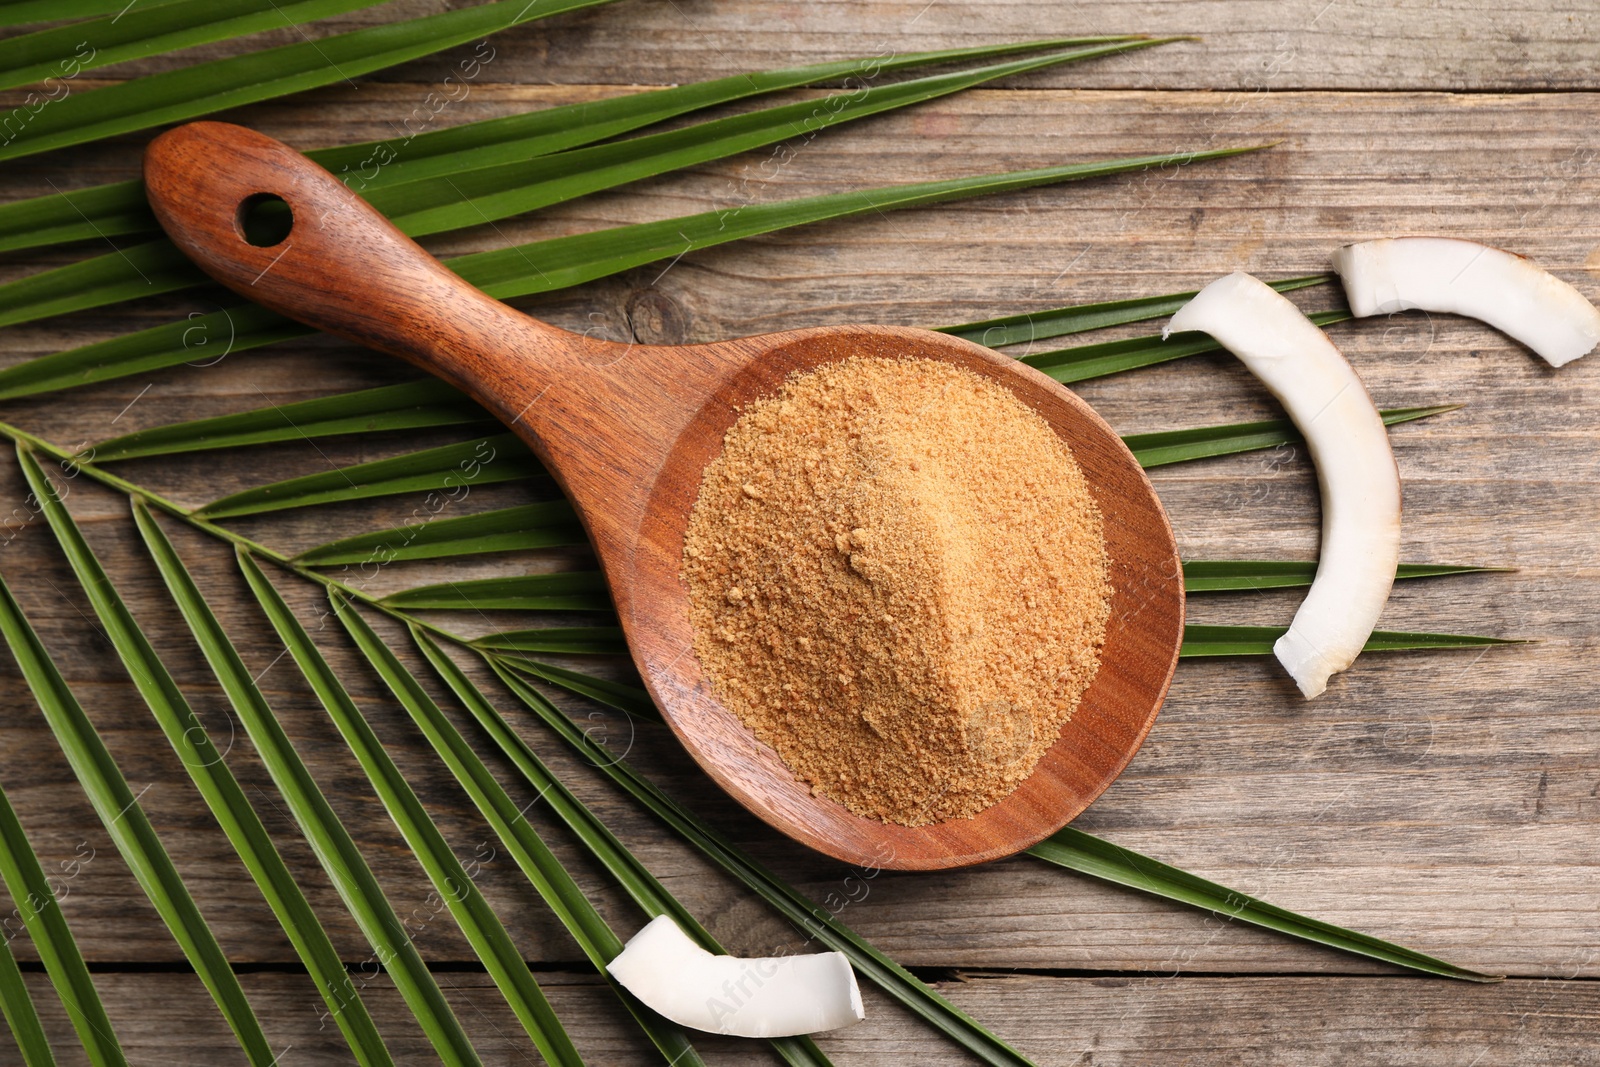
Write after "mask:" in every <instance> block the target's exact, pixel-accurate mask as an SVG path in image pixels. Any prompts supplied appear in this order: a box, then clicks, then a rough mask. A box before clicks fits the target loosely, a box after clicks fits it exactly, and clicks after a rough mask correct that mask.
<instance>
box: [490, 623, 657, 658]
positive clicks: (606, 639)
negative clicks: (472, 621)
mask: <svg viewBox="0 0 1600 1067" xmlns="http://www.w3.org/2000/svg"><path fill="white" fill-rule="evenodd" d="M472 646H473V647H474V648H479V649H484V650H487V651H490V652H556V653H563V654H565V655H568V656H626V655H627V654H628V643H627V642H626V641H624V640H623V638H622V627H620V626H542V627H539V628H537V629H533V630H506V631H504V632H502V633H497V634H487V635H485V636H483V637H480V638H477V639H476V640H474V641H473V642H472Z"/></svg>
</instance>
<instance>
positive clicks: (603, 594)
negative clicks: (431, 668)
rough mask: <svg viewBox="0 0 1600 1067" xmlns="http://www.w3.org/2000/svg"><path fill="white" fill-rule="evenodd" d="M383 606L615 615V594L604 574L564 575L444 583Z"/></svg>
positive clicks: (389, 598)
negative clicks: (606, 612) (604, 612)
mask: <svg viewBox="0 0 1600 1067" xmlns="http://www.w3.org/2000/svg"><path fill="white" fill-rule="evenodd" d="M380 603H382V604H383V606H384V607H388V608H402V609H409V610H416V609H419V608H427V609H430V610H434V611H472V612H478V611H610V610H611V594H610V593H609V592H607V590H606V583H605V579H604V578H602V577H601V575H600V572H599V571H559V572H557V573H554V574H519V575H513V576H512V577H509V578H480V579H478V580H476V581H470V582H440V583H439V584H438V585H424V586H418V587H417V588H415V589H406V590H404V591H402V592H399V593H391V594H390V595H389V596H386V597H384V598H383V600H382V601H381V602H380Z"/></svg>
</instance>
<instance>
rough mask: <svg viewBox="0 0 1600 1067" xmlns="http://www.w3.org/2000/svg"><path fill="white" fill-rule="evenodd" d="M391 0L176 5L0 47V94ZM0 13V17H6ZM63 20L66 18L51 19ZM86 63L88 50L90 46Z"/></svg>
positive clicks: (198, 0)
mask: <svg viewBox="0 0 1600 1067" xmlns="http://www.w3.org/2000/svg"><path fill="white" fill-rule="evenodd" d="M385 2H387V0H283V2H282V3H276V2H274V0H178V2H176V3H168V4H161V5H158V6H155V7H145V6H142V5H141V6H140V7H138V8H137V9H130V8H129V7H127V6H125V7H124V9H123V12H122V13H119V14H118V15H117V16H116V17H114V18H99V19H93V20H91V21H89V22H76V23H73V24H72V25H70V26H59V27H55V28H53V29H48V30H38V31H36V32H34V33H28V34H23V35H21V36H18V37H8V38H6V39H5V40H3V41H0V89H11V88H14V87H15V86H18V85H27V84H29V83H31V82H37V81H44V80H45V79H46V78H74V77H77V75H78V73H79V72H80V71H85V70H92V69H94V68H95V67H104V66H109V65H110V64H112V63H121V62H122V61H123V60H127V59H139V58H142V57H144V56H152V55H156V54H157V53H160V52H171V51H176V50H177V49H179V48H188V47H191V46H192V45H197V44H209V43H210V42H212V41H225V40H227V39H229V38H231V37H243V36H244V35H245V34H250V33H260V32H261V31H262V30H272V29H277V28H278V27H280V26H298V25H299V24H301V23H302V22H312V21H315V20H316V19H322V18H328V17H329V16H331V15H341V14H344V13H345V12H347V11H357V10H360V9H361V8H364V7H372V6H374V5H376V4H381V3H385ZM3 10H4V9H3V8H0V11H3ZM53 17H60V16H53ZM89 42H92V43H93V47H92V48H90V49H89V54H88V56H87V57H85V56H84V55H83V51H82V49H83V48H84V47H85V46H86V45H87V44H88V43H89Z"/></svg>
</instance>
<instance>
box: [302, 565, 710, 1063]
mask: <svg viewBox="0 0 1600 1067" xmlns="http://www.w3.org/2000/svg"><path fill="white" fill-rule="evenodd" d="M329 596H330V598H331V600H332V603H333V610H334V614H335V615H336V616H338V619H339V621H340V622H342V623H344V627H345V630H346V631H347V632H348V633H349V634H350V637H351V639H352V640H354V641H355V643H356V646H357V647H358V648H360V650H361V653H362V655H364V656H365V657H366V659H367V662H368V663H369V664H371V665H372V668H373V670H374V671H376V672H377V674H378V675H379V676H380V677H381V678H382V679H383V681H384V684H385V685H387V686H388V687H389V690H390V692H392V693H393V694H394V697H395V699H396V700H398V701H399V702H400V705H401V706H402V707H404V708H405V709H406V712H407V713H408V714H409V715H410V716H411V719H412V721H413V722H415V723H416V724H417V727H418V729H420V730H421V731H422V732H423V734H424V735H425V736H426V737H427V739H428V744H429V745H431V746H432V748H433V750H434V752H435V753H437V754H438V756H439V759H440V760H441V761H442V762H443V763H444V765H445V766H446V767H448V768H449V769H450V773H451V774H452V775H454V777H455V779H456V781H457V782H458V783H459V784H460V785H461V788H462V789H463V790H465V791H466V793H467V795H468V796H470V797H471V798H472V802H473V804H474V805H476V806H477V808H478V811H479V812H480V813H482V815H483V817H484V821H486V822H487V823H488V824H489V826H490V827H491V828H492V829H493V830H494V832H495V834H496V836H498V838H499V839H500V842H501V844H502V845H504V846H505V848H506V850H507V851H508V852H510V854H511V857H512V859H514V860H515V861H516V864H517V866H518V867H520V868H521V869H522V873H523V874H525V875H527V877H528V881H529V882H530V883H532V885H533V887H534V888H535V889H536V890H538V892H539V896H540V897H541V898H542V899H543V900H544V902H545V903H546V904H547V905H548V906H549V907H550V910H551V911H553V912H554V913H555V914H556V917H557V918H559V919H560V920H561V923H562V925H563V926H565V927H566V928H567V932H568V933H570V934H571V935H572V937H573V939H574V940H575V941H577V942H578V945H579V947H580V948H582V949H583V952H584V955H586V956H588V957H589V962H590V963H592V964H593V965H594V967H595V969H596V970H597V971H599V973H600V974H601V975H602V976H603V977H604V978H605V979H606V981H607V983H608V984H609V985H610V986H611V988H612V992H614V993H615V994H616V995H617V996H618V997H620V998H621V999H622V1001H623V1002H624V1003H625V1004H626V1005H627V1007H628V1010H629V1012H631V1013H632V1015H633V1017H634V1020H635V1021H636V1022H637V1023H638V1024H639V1026H640V1027H641V1028H642V1029H643V1030H644V1031H645V1033H646V1034H647V1035H648V1036H649V1038H650V1040H651V1042H652V1043H653V1044H654V1045H655V1046H656V1048H658V1049H660V1050H661V1053H662V1055H663V1056H665V1057H666V1060H667V1062H668V1063H669V1064H680V1063H681V1064H700V1063H702V1061H701V1059H700V1056H699V1053H697V1052H695V1050H694V1046H693V1045H691V1044H689V1040H688V1038H687V1037H686V1036H685V1035H684V1033H683V1031H682V1030H681V1029H680V1028H679V1027H677V1026H674V1025H671V1024H669V1023H667V1022H665V1021H664V1020H663V1019H662V1018H661V1017H660V1016H658V1015H656V1014H654V1013H653V1012H651V1011H649V1010H648V1009H646V1008H644V1007H643V1006H642V1005H640V1004H639V1003H638V1001H636V1000H635V999H634V998H633V997H632V996H631V995H629V994H628V993H627V992H626V991H625V990H623V988H622V987H621V986H620V985H618V984H617V983H616V982H615V981H614V980H613V979H612V978H611V976H610V975H609V973H608V972H607V971H606V964H608V963H610V962H611V961H612V960H613V959H615V958H616V956H617V953H619V952H621V951H622V940H621V939H620V938H619V937H617V935H616V933H615V932H614V931H613V930H612V929H611V927H610V926H609V925H607V923H606V921H605V920H604V919H603V918H601V917H600V913H599V912H598V911H596V910H595V907H594V905H593V904H591V903H590V902H589V898H588V897H586V896H584V894H583V890H581V889H579V888H578V883H577V882H575V881H573V879H572V875H571V874H569V873H568V872H567V869H566V868H565V867H563V866H562V865H561V861H560V860H558V859H556V857H555V854H554V853H553V852H551V851H550V849H549V847H548V846H547V845H546V844H545V843H544V841H543V840H542V839H541V838H540V837H539V835H538V833H537V832H535V831H534V829H533V827H532V826H531V825H529V823H528V820H527V819H525V818H523V815H522V811H521V809H520V808H519V807H518V805H517V804H516V802H514V801H513V800H512V799H511V797H510V795H508V794H507V793H506V791H505V789H504V788H502V787H501V785H500V783H499V782H497V781H496V780H495V778H494V775H492V774H490V773H489V769H488V768H487V767H485V766H484V764H483V762H482V760H480V759H479V758H478V755H477V753H475V752H474V751H473V750H472V748H471V746H469V745H468V744H467V741H466V739H465V738H464V737H462V736H461V734H460V732H459V731H458V730H457V729H456V728H455V726H454V724H452V723H451V722H450V720H449V719H448V718H446V717H445V714H444V712H443V711H441V710H440V709H439V706H438V705H437V704H435V703H434V702H433V698H432V697H430V696H429V695H428V693H427V691H426V690H424V689H423V688H422V686H421V685H419V684H418V682H417V680H416V678H414V677H413V676H412V674H411V672H410V671H409V670H407V669H406V666H405V664H403V663H401V662H400V659H399V657H398V656H396V655H395V654H394V653H393V652H392V651H390V649H389V646H388V645H386V644H384V642H383V640H382V639H381V638H380V637H379V636H378V634H377V632H376V631H374V630H373V629H372V627H371V626H369V625H368V624H367V622H366V621H365V620H364V619H362V618H361V616H360V615H359V614H358V613H357V612H356V609H355V608H354V607H353V606H352V605H351V604H350V602H349V601H348V600H346V599H345V598H344V597H343V596H342V595H341V594H340V593H339V592H338V591H337V590H331V591H330V593H329Z"/></svg>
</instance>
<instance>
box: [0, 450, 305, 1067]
mask: <svg viewBox="0 0 1600 1067" xmlns="http://www.w3.org/2000/svg"><path fill="white" fill-rule="evenodd" d="M18 454H19V456H21V458H22V461H23V465H24V466H23V470H24V472H25V473H26V474H28V475H29V483H30V485H31V487H32V489H33V492H34V494H35V496H36V497H37V498H38V500H39V501H40V503H41V504H42V505H44V506H52V504H53V505H54V506H60V500H59V499H58V498H57V497H56V492H55V487H54V486H53V485H51V484H50V482H49V480H48V479H47V478H46V477H45V475H44V472H43V471H41V470H40V469H39V466H38V463H37V462H36V461H35V460H34V459H33V457H32V456H31V455H30V454H29V452H28V450H27V449H26V448H20V449H19V450H18ZM0 634H3V636H4V638H5V641H6V644H7V645H9V646H10V648H11V655H12V657H13V658H15V659H16V661H17V666H18V667H19V668H20V669H21V671H22V676H23V678H24V679H25V680H26V681H27V683H28V688H29V689H30V690H31V691H32V693H33V697H34V700H35V701H36V702H37V703H38V705H39V710H40V711H41V712H43V713H44V719H45V722H46V723H47V724H48V725H49V727H50V730H51V732H52V733H53V734H55V738H56V742H57V743H58V744H59V745H60V746H61V751H62V754H63V755H64V756H65V757H66V759H67V763H68V764H69V765H70V766H71V767H72V771H73V774H74V775H76V776H77V779H78V783H79V784H80V785H81V786H82V787H83V791H84V793H85V794H87V796H88V797H89V802H90V804H92V805H93V806H94V810H95V814H96V815H98V816H99V817H100V823H101V825H102V826H104V827H105V830H106V833H107V834H109V835H110V837H111V840H112V842H113V843H114V844H115V845H116V846H117V851H118V852H120V853H121V854H122V858H123V860H124V862H126V863H127V865H128V869H129V870H131V871H132V872H133V874H134V877H135V878H137V879H138V881H139V887H140V888H141V889H143V890H144V892H145V896H147V897H148V898H149V899H150V903H151V904H153V905H155V909H156V911H157V912H158V913H160V915H161V918H162V921H163V922H165V923H166V925H167V929H168V930H170V931H171V932H172V936H173V938H174V940H176V941H177V942H178V945H179V947H181V948H182V949H183V953H184V955H185V956H186V957H187V958H188V960H189V962H190V963H191V964H192V965H193V966H194V969H195V973H196V974H197V975H199V977H200V981H201V982H203V983H204V984H205V987H206V990H207V991H208V992H209V993H210V994H211V997H212V999H213V1000H214V1001H216V1004H217V1007H218V1009H219V1010H221V1012H222V1015H223V1018H225V1019H226V1020H227V1021H228V1026H229V1028H230V1029H232V1030H233V1032H234V1035H235V1036H236V1037H237V1038H238V1040H239V1044H240V1047H241V1048H242V1049H243V1050H244V1052H245V1055H246V1057H247V1058H248V1059H249V1061H250V1063H251V1064H252V1067H270V1065H271V1064H272V1062H273V1060H274V1059H275V1056H274V1054H273V1052H272V1049H271V1047H270V1046H269V1045H268V1044H267V1038H266V1035H265V1034H263V1033H262V1032H261V1024H260V1022H258V1021H257V1019H256V1016H255V1012H254V1011H252V1010H251V1007H250V1002H249V1001H248V1000H246V999H245V995H244V990H243V989H242V988H241V987H240V985H239V979H238V978H237V977H235V976H234V973H233V969H232V968H231V967H230V966H229V965H228V960H227V957H226V956H224V955H223V952H222V947H221V946H220V945H218V944H217V939H216V936H215V935H214V934H212V932H211V928H210V927H209V926H208V925H207V924H206V921H205V918H204V916H202V915H201V914H200V908H199V907H198V906H197V905H196V904H195V902H194V898H193V897H192V896H190V894H189V890H188V888H187V887H186V886H185V885H184V883H183V879H182V877H180V876H179V874H178V869H177V868H176V867H174V866H173V863H172V859H171V857H170V856H168V855H167V850H166V848H165V847H163V846H162V844H161V839H160V838H159V837H158V836H156V832H155V828H154V827H153V826H151V825H150V820H149V818H148V817H147V816H146V815H145V813H144V809H143V808H141V807H140V806H139V800H138V798H137V797H136V796H135V795H134V793H133V790H132V789H130V788H129V787H128V780H127V779H126V778H125V777H123V774H122V771H121V769H119V768H118V766H117V763H116V760H115V759H113V758H112V756H111V752H110V750H109V749H107V748H106V746H105V742H104V741H102V740H101V739H100V734H99V732H98V731H97V730H96V729H95V727H94V724H93V723H92V722H90V721H89V716H88V715H87V714H85V712H84V710H83V706H82V705H81V704H79V703H78V699H77V697H75V696H73V694H72V690H70V689H68V688H67V683H66V680H65V679H64V678H62V676H61V672H60V670H59V669H58V668H57V667H56V665H55V662H54V661H53V660H52V659H51V658H50V654H49V652H47V651H46V650H45V647H44V644H43V642H41V641H40V640H39V635H38V633H37V632H35V631H34V629H33V626H32V625H31V624H30V623H29V622H28V620H27V618H26V616H24V615H23V614H22V608H21V607H20V606H19V605H18V604H17V602H16V599H15V598H14V597H13V596H12V595H11V589H10V587H9V586H7V585H6V584H5V582H4V581H3V580H0Z"/></svg>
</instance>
